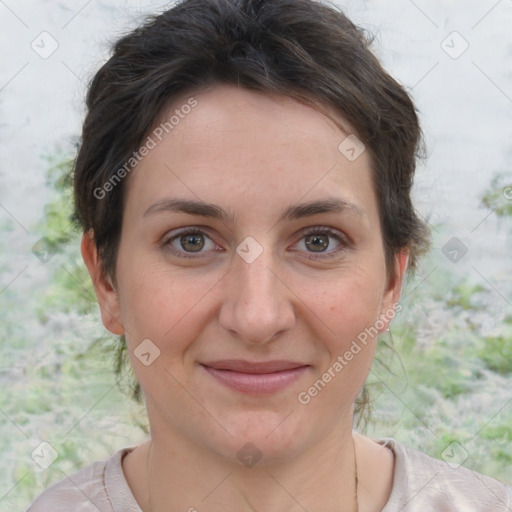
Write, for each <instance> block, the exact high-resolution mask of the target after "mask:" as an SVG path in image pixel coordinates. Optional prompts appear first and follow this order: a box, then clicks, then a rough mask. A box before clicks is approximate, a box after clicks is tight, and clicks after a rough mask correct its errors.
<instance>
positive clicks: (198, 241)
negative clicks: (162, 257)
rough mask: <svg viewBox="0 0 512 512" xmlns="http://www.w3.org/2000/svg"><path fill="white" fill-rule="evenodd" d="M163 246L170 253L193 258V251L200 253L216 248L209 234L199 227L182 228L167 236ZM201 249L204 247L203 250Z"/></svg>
mask: <svg viewBox="0 0 512 512" xmlns="http://www.w3.org/2000/svg"><path fill="white" fill-rule="evenodd" d="M163 246H164V247H165V249H166V250H168V251H169V252H171V253H172V254H174V255H176V256H179V257H182V258H194V257H196V256H193V254H194V253H196V254H201V253H204V252H206V251H208V250H212V249H218V248H219V247H218V245H217V244H215V243H214V242H213V241H212V240H211V239H210V237H209V236H207V235H206V233H204V232H203V231H201V230H200V229H190V228H187V229H184V230H182V231H181V232H179V233H178V234H175V235H174V236H169V237H167V238H166V239H165V240H164V242H163ZM203 249H206V250H205V251H203Z"/></svg>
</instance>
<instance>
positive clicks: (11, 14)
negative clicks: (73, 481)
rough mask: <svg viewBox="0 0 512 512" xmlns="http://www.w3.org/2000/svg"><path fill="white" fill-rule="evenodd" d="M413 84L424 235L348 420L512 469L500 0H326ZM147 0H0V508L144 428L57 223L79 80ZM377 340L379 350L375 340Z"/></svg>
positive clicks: (439, 452) (17, 505)
mask: <svg viewBox="0 0 512 512" xmlns="http://www.w3.org/2000/svg"><path fill="white" fill-rule="evenodd" d="M336 3H337V4H338V5H341V6H342V7H343V8H344V10H345V12H346V13H347V14H348V15H349V17H351V19H352V20H353V21H354V22H355V23H356V24H358V25H360V26H362V27H364V28H365V29H366V30H368V31H369V32H370V33H372V34H373V35H374V36H375V40H374V43H373V48H374V51H375V53H376V54H377V56H378V57H379V58H380V59H381V61H382V63H383V64H384V67H385V68H386V69H387V70H388V71H389V72H390V73H391V74H392V75H393V76H394V77H395V78H396V79H397V80H398V81H400V82H401V83H402V84H404V86H405V87H406V88H407V89H408V90H409V92H410V93H411V95H412V96H413V98H414V100H415V102H416V104H417V107H418V110H419V113H420V117H421V121H422V124H423V129H424V132H425V139H426V144H427V149H428V159H427V160H425V161H423V162H420V165H419V167H418V171H417V179H416V184H415V199H416V204H417V206H418V209H419V211H420V212H421V214H422V216H423V217H424V218H425V219H426V220H428V222H429V223H430V226H431V228H432V233H433V239H434V244H433V247H432V250H431V252H430V253H429V254H428V255H427V257H426V258H425V259H424V260H423V262H422V265H421V268H420V269H419V271H418V272H417V274H416V275H415V276H413V277H411V278H410V279H409V280H408V282H407V283H406V286H405V290H404V295H403V301H402V302H403V310H402V311H401V313H400V314H399V315H397V317H396V319H395V321H394V324H393V327H392V339H389V338H386V339H384V340H383V341H384V343H382V348H381V349H380V350H379V354H378V358H377V361H376V363H375V366H374V370H373V373H372V375H371V377H370V382H369V388H370V390H371V393H372V396H373V403H372V416H371V418H370V420H369V422H368V423H367V425H366V427H364V425H361V426H360V427H358V428H360V429H361V430H363V429H365V431H366V432H367V433H368V434H370V435H373V436H377V437H394V438H396V439H398V440H400V441H403V442H405V443H407V444H408V445H409V446H411V447H414V448H417V449H419V450H422V451H424V452H427V453H429V454H430V455H433V456H435V457H438V458H442V459H444V460H447V461H448V462H450V463H451V464H452V465H453V467H458V466H459V465H461V464H462V465H464V466H466V467H469V468H472V469H475V470H477V471H479V472H482V473H485V474H488V475H491V476H494V477H495V478H499V479H501V480H503V481H506V482H508V483H509V484H512V279H511V277H512V260H511V258H510V254H511V250H512V142H511V141H512V68H511V66H510V62H511V59H512V31H511V30H510V27H511V26H512V2H511V1H510V0H482V1H476V0H473V1H466V2H464V4H463V6H462V4H461V3H460V2H454V1H448V0H443V1H441V0H429V1H426V0H415V1H413V0H386V1H385V2H384V1H383V0H382V1H377V0H366V1H362V0H358V1H352V2H349V1H347V2H336ZM164 8H165V4H163V3H162V2H150V1H129V0H89V1H85V0H84V1H82V0H80V1H73V2H71V1H66V0H37V1H36V0H19V1H14V0H2V1H0V27H1V30H0V52H1V62H2V66H1V67H0V230H1V236H0V326H1V327H0V455H1V458H2V465H1V466H0V508H1V509H2V510H23V509H24V508H25V507H26V506H27V505H28V503H29V502H30V501H31V500H32V499H33V498H34V497H35V496H36V495H37V494H39V493H40V492H41V491H42V490H43V489H44V488H45V487H47V486H48V485H49V484H51V483H53V482H55V481H57V480H60V479H62V478H64V477H65V476H66V475H68V474H70V473H71V472H73V471H76V470H77V469H78V468H80V467H83V466H85V465H86V464H89V463H90V462H92V461H93V460H95V459H100V458H106V457H108V456H109V455H111V454H112V453H113V452H114V451H115V450H117V449H118V448H120V447H122V446H128V445H131V444H135V443H137V442H139V441H140V440H142V439H143V437H144V436H145V434H144V432H143V429H141V425H142V426H143V425H144V424H145V418H144V413H143V411H142V410H141V408H140V407H139V406H137V405H136V404H135V403H134V402H133V401H131V400H130V398H129V396H128V394H127V393H126V392H123V391H122V390H123V389H124V390H125V391H126V390H129V386H130V376H129V375H127V374H123V375H122V376H121V378H120V380H121V382H120V383H119V384H120V387H121V390H120V389H119V386H118V385H117V382H116V378H115V376H114V373H113V367H114V364H115V361H114V355H113V347H114V346H115V344H116V340H115V339H112V338H111V337H109V336H108V333H107V332H106V331H105V330H104V329H103V327H102V325H101V321H100V318H99V313H98V309H97V305H96V304H95V299H94V295H93V294H92V289H91V286H90V284H89V281H88V276H87V274H86V273H85V270H84V267H83V265H82V263H81V258H80V253H79V236H78V234H77V233H76V232H74V231H73V229H72V226H71V224H70V223H69V213H70V211H71V202H70V190H69V184H68V182H67V180H66V179H65V175H66V172H67V171H68V169H69V161H70V159H71V158H72V157H73V151H74V149H75V144H76V141H77V139H78V137H79V135H80V126H81V121H82V120H83V116H84V102H83V99H84V94H85V88H86V85H87V83H88V82H89V80H90V79H91V78H92V76H93V74H94V72H95V70H97V69H98V68H99V66H100V65H101V64H102V63H103V62H104V61H105V60H106V59H107V58H108V55H109V51H110V45H111V43H112V42H114V41H115V40H116V39H117V38H118V37H119V36H121V35H122V34H123V33H124V32H126V31H128V30H129V29H130V28H133V27H135V26H136V25H137V24H139V23H140V21H141V18H142V16H143V15H144V14H147V13H156V12H158V11H161V10H164ZM391 343H392V344H393V346H394V351H393V350H391V349H389V345H390V344H391Z"/></svg>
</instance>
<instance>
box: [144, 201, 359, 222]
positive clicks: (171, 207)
mask: <svg viewBox="0 0 512 512" xmlns="http://www.w3.org/2000/svg"><path fill="white" fill-rule="evenodd" d="M347 210H348V211H351V212H352V213H354V214H356V215H359V216H361V217H366V218H367V217H368V215H367V214H366V212H365V211H364V210H362V209H361V208H360V207H359V206H356V205H355V204H353V203H350V202H348V201H345V200H343V199H338V198H326V199H319V200H316V201H311V202H309V203H299V204H295V205H291V206H288V207H287V208H285V209H284V210H282V213H281V216H280V218H279V222H281V221H283V220H288V221H291V220H297V219H300V218H304V217H310V216H312V215H319V214H322V213H342V212H345V211H347ZM172 212H174V213H186V214H188V215H196V216H199V217H209V218H212V219H218V220H221V221H230V222H233V221H234V215H233V214H232V213H228V212H227V211H225V210H223V209H222V208H221V207H220V206H217V205H215V204H211V203H205V202H204V201H193V200H189V199H162V200H160V201H157V202H156V203H154V204H152V205H151V206H150V207H149V208H148V209H147V210H146V211H145V212H144V214H143V215H142V216H143V217H149V216H152V215H156V214H159V213H172Z"/></svg>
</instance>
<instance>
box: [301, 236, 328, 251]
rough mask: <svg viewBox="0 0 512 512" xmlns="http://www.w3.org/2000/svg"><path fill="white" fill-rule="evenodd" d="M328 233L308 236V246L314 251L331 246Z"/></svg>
mask: <svg viewBox="0 0 512 512" xmlns="http://www.w3.org/2000/svg"><path fill="white" fill-rule="evenodd" d="M328 238H329V237H328V236H327V235H309V236H307V237H306V246H307V247H308V248H309V249H311V248H312V249H313V252H322V251H324V250H325V249H327V247H328V246H329V239H328Z"/></svg>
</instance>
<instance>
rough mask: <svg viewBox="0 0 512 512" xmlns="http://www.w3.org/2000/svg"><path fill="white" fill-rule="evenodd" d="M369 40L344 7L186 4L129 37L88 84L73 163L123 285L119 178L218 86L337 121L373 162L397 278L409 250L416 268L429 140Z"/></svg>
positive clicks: (266, 1)
mask: <svg viewBox="0 0 512 512" xmlns="http://www.w3.org/2000/svg"><path fill="white" fill-rule="evenodd" d="M371 43H372V39H371V38H369V37H367V36H366V35H365V33H364V31H363V30H362V29H360V28H358V27H356V26H355V25H354V24H353V23H352V22H351V21H350V20H349V19H348V18H347V17H346V16H345V15H344V14H343V13H342V12H341V11H340V10H339V8H336V7H331V6H327V5H326V4H322V3H319V2H315V1H311V0H182V1H179V2H178V3H177V4H176V5H174V6H173V7H172V8H171V9H169V10H167V11H166V12H164V13H162V14H160V15H158V16H152V17H150V18H148V19H147V20H146V22H145V23H144V24H143V25H142V26H140V27H139V28H137V29H136V30H134V31H133V32H131V33H129V34H128V35H126V36H124V37H122V38H121V39H120V40H119V41H118V42H117V43H116V44H115V46H114V52H113V55H112V57H111V58H110V59H109V60H108V61H107V62H106V63H105V64H104V65H103V66H102V67H101V69H100V70H99V71H98V72H97V73H96V75H95V76H94V78H93V80H92V82H91V84H90V87H89V91H88V95H87V108H88V113H87V117H86V119H85V122H84V125H83V134H82V140H81V146H80V149H79V152H78V155H77V158H76V161H75V166H74V194H75V195H74V197H75V217H76V219H77V220H78V222H79V223H80V225H81V227H82V228H83V230H84V231H89V230H91V229H92V230H93V233H94V239H95V242H96V245H97V248H98V250H99V253H100V257H101V260H102V264H103V270H104V271H105V272H106V274H107V275H109V276H110V277H111V278H112V280H113V281H114V283H115V282H116V280H115V270H116V256H117V249H118V246H119V241H120V234H121V225H122V217H123V198H124V196H125V189H126V184H127V182H128V179H118V180H116V181H115V182H113V181H112V180H113V179H115V175H116V173H118V171H119V170H120V169H121V168H123V166H126V162H127V161H129V160H130V158H131V157H132V155H133V153H134V152H135V151H137V150H138V148H139V147H140V146H141V144H142V143H143V141H144V140H145V138H146V137H147V135H148V133H149V131H150V130H151V128H152V127H153V126H154V123H155V122H156V120H157V119H159V116H160V115H161V113H162V112H163V109H164V108H165V107H167V106H168V105H169V104H170V103H171V102H172V100H173V98H175V97H177V95H182V94H184V93H187V92H190V93H191V94H192V93H194V92H196V91H199V90H202V89H205V88H208V87H210V86H213V85H215V84H219V83H226V84H237V85H238V86H240V87H245V88H247V89H250V90H254V91H260V92H263V93H267V94H268V93H278V94H282V95H286V96H289V97H292V98H295V99H297V100H299V101H301V102H303V103H306V104H309V105H311V106H313V107H315V108H317V109H319V110H321V111H325V110H326V107H327V108H330V109H333V110H334V111H335V112H337V113H339V114H340V115H341V116H342V118H343V119H345V120H346V121H347V122H348V123H349V124H350V126H351V129H352V130H353V131H354V132H355V135H356V136H357V137H358V138H359V139H360V140H361V141H362V142H363V143H364V144H365V146H366V149H367V151H369V153H370V157H371V158H370V160H371V163H372V171H373V181H374V185H375V188H376V192H377V197H378V202H379V211H380V218H381V226H382V233H383V243H384V249H385V254H386V264H387V269H388V274H389V275H390V276H392V275H393V268H394V265H393V260H394V256H395V255H396V254H397V253H398V252H399V251H400V250H402V249H404V248H409V250H410V259H409V268H415V265H416V261H417V257H418V255H419V254H420V253H421V252H423V251H424V250H425V249H426V248H427V247H428V230H427V228H426V225H425V224H424V223H423V221H421V219H420V218H419V217H418V216H417V214H416V213H415V210H414V208H413V205H412V202H411V197H410V192H411V187H412V183H413V176H414V171H415V166H416V158H417V157H420V156H423V144H422V134H421V129H420V126H419V122H418V117H417V113H416V110H415V107H414V104H413V102H412V101H411V98H410V97H409V95H408V94H407V92H406V91H405V89H404V88H403V87H402V86H401V85H400V84H398V83H397V82H396V81H395V80H394V79H393V78H392V77H391V76H389V74H388V73H387V72H386V71H385V70H384V69H383V68H382V66H381V65H380V63H379V61H378V60H377V58H376V57H375V56H374V55H373V53H372V52H371V50H370V46H371ZM324 113H325V112H324ZM340 142H341V141H340ZM125 169H126V167H125ZM123 176H124V174H123ZM117 177H118V178H119V173H118V174H117ZM106 183H110V184H111V185H112V186H111V187H108V193H106V190H107V189H106V188H104V187H105V184H106ZM98 190H101V191H103V192H102V193H101V194H100V193H98Z"/></svg>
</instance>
